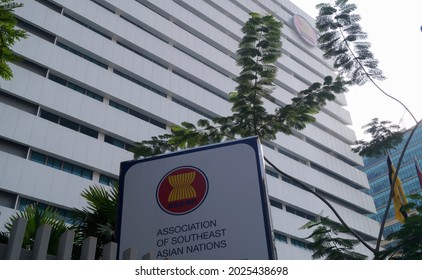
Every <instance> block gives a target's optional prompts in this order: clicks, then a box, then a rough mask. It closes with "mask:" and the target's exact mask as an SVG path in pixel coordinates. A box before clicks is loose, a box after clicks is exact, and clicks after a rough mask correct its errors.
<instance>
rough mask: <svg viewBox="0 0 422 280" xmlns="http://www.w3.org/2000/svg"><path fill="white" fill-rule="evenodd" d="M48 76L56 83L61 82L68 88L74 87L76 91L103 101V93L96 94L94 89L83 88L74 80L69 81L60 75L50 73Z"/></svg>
mask: <svg viewBox="0 0 422 280" xmlns="http://www.w3.org/2000/svg"><path fill="white" fill-rule="evenodd" d="M48 78H49V79H50V80H52V81H54V82H56V83H59V84H61V85H62V86H65V87H68V88H70V89H73V90H74V91H77V92H79V93H81V94H83V95H86V96H89V97H91V98H93V99H95V100H97V101H100V102H103V97H102V96H101V95H99V94H96V93H94V92H92V91H89V90H87V89H85V88H83V87H81V86H78V85H76V84H74V83H72V82H69V81H67V80H65V79H63V78H60V77H58V76H56V75H54V74H51V73H49V74H48Z"/></svg>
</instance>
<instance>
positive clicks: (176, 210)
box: [156, 166, 208, 215]
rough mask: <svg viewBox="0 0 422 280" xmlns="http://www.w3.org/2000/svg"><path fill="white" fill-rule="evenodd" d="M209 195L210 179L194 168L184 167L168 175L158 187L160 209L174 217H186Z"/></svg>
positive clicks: (157, 195)
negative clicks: (185, 215)
mask: <svg viewBox="0 0 422 280" xmlns="http://www.w3.org/2000/svg"><path fill="white" fill-rule="evenodd" d="M207 193H208V179H207V177H206V176H205V174H204V173H203V172H202V171H201V170H199V169H197V168H195V167H192V166H182V167H178V168H176V169H173V170H172V171H170V172H169V173H167V174H166V175H165V176H164V177H163V178H162V179H161V181H160V183H159V184H158V187H157V194H156V197H157V202H158V205H159V206H160V208H161V209H162V210H163V211H165V212H167V213H169V214H173V215H184V214H187V213H189V212H192V211H194V210H195V209H196V208H198V207H199V206H200V205H201V204H202V202H204V200H205V197H206V196H207Z"/></svg>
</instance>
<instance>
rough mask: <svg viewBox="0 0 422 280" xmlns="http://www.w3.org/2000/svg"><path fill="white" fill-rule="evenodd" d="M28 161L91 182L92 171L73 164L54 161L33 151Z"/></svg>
mask: <svg viewBox="0 0 422 280" xmlns="http://www.w3.org/2000/svg"><path fill="white" fill-rule="evenodd" d="M29 159H30V160H31V161H34V162H37V163H40V164H43V165H47V166H49V167H52V168H54V169H57V170H62V171H65V172H67V173H70V174H73V175H76V176H79V177H82V178H85V179H89V180H92V175H93V171H92V170H89V169H86V168H83V167H80V166H77V165H75V164H72V163H69V162H65V161H62V160H59V159H56V158H54V157H50V156H47V155H44V154H41V153H38V152H35V151H31V154H30V156H29Z"/></svg>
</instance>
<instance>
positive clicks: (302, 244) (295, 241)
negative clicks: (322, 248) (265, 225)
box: [274, 232, 312, 251]
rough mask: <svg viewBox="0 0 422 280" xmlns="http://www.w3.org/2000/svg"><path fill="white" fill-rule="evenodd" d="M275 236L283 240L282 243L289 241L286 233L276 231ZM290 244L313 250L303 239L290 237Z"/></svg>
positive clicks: (276, 238)
mask: <svg viewBox="0 0 422 280" xmlns="http://www.w3.org/2000/svg"><path fill="white" fill-rule="evenodd" d="M274 237H275V240H277V241H279V242H282V243H286V244H287V243H288V242H287V236H285V235H284V234H281V233H278V232H274ZM290 244H292V245H293V246H295V247H298V248H301V249H304V250H309V251H312V247H311V245H310V244H309V243H307V242H304V241H302V240H299V239H296V238H293V237H290Z"/></svg>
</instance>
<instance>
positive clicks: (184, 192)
mask: <svg viewBox="0 0 422 280" xmlns="http://www.w3.org/2000/svg"><path fill="white" fill-rule="evenodd" d="M168 179H169V182H170V185H171V186H172V187H173V190H172V191H171V192H170V195H169V199H168V201H169V202H172V201H178V200H183V199H189V198H195V197H196V191H195V189H194V188H193V187H192V186H191V185H192V183H193V180H194V179H195V172H187V173H183V174H178V175H173V176H169V177H168Z"/></svg>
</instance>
